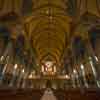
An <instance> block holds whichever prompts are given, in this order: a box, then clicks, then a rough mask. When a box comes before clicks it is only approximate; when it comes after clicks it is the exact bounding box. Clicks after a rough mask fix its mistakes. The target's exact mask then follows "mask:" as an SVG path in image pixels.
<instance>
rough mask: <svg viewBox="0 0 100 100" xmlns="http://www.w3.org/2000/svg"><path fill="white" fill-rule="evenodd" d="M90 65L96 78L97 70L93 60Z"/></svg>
mask: <svg viewBox="0 0 100 100" xmlns="http://www.w3.org/2000/svg"><path fill="white" fill-rule="evenodd" d="M90 65H91V68H92V71H93V73H94V76H95V77H96V71H95V68H94V65H93V62H92V60H90Z"/></svg>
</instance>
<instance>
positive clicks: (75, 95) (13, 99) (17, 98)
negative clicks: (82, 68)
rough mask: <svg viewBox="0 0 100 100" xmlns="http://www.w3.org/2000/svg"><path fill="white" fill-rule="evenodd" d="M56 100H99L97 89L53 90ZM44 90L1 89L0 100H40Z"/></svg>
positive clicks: (99, 95) (99, 93) (99, 94)
mask: <svg viewBox="0 0 100 100" xmlns="http://www.w3.org/2000/svg"><path fill="white" fill-rule="evenodd" d="M53 92H54V95H55V96H56V97H57V100H100V90H99V89H87V90H86V89H82V90H80V89H70V90H54V91H53ZM43 93H44V90H32V89H27V90H25V89H24V90H23V89H17V90H16V89H5V90H4V89H2V90H0V100H40V99H41V97H42V95H43Z"/></svg>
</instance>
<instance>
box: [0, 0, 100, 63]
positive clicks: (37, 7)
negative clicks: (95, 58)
mask: <svg viewBox="0 0 100 100" xmlns="http://www.w3.org/2000/svg"><path fill="white" fill-rule="evenodd" d="M0 22H1V25H4V26H6V27H8V28H9V29H10V30H11V32H12V34H11V37H12V38H15V39H16V38H17V36H18V35H19V33H21V34H23V35H24V36H25V40H26V47H25V48H30V45H31V46H32V48H34V49H35V54H36V55H37V58H36V60H37V62H41V61H45V60H51V61H54V62H57V63H60V62H61V59H62V58H63V57H64V55H65V54H66V55H67V57H68V53H69V52H68V50H69V49H71V47H72V41H73V39H74V38H75V37H77V36H80V37H81V38H82V39H83V40H85V39H88V37H89V36H88V31H89V30H90V29H91V28H92V27H98V28H99V29H100V0H0Z"/></svg>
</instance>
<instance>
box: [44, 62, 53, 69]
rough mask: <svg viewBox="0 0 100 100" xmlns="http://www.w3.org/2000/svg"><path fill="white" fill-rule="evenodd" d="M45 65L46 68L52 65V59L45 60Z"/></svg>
mask: <svg viewBox="0 0 100 100" xmlns="http://www.w3.org/2000/svg"><path fill="white" fill-rule="evenodd" d="M45 65H46V66H47V67H48V68H50V67H52V65H53V62H52V61H46V62H45Z"/></svg>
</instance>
